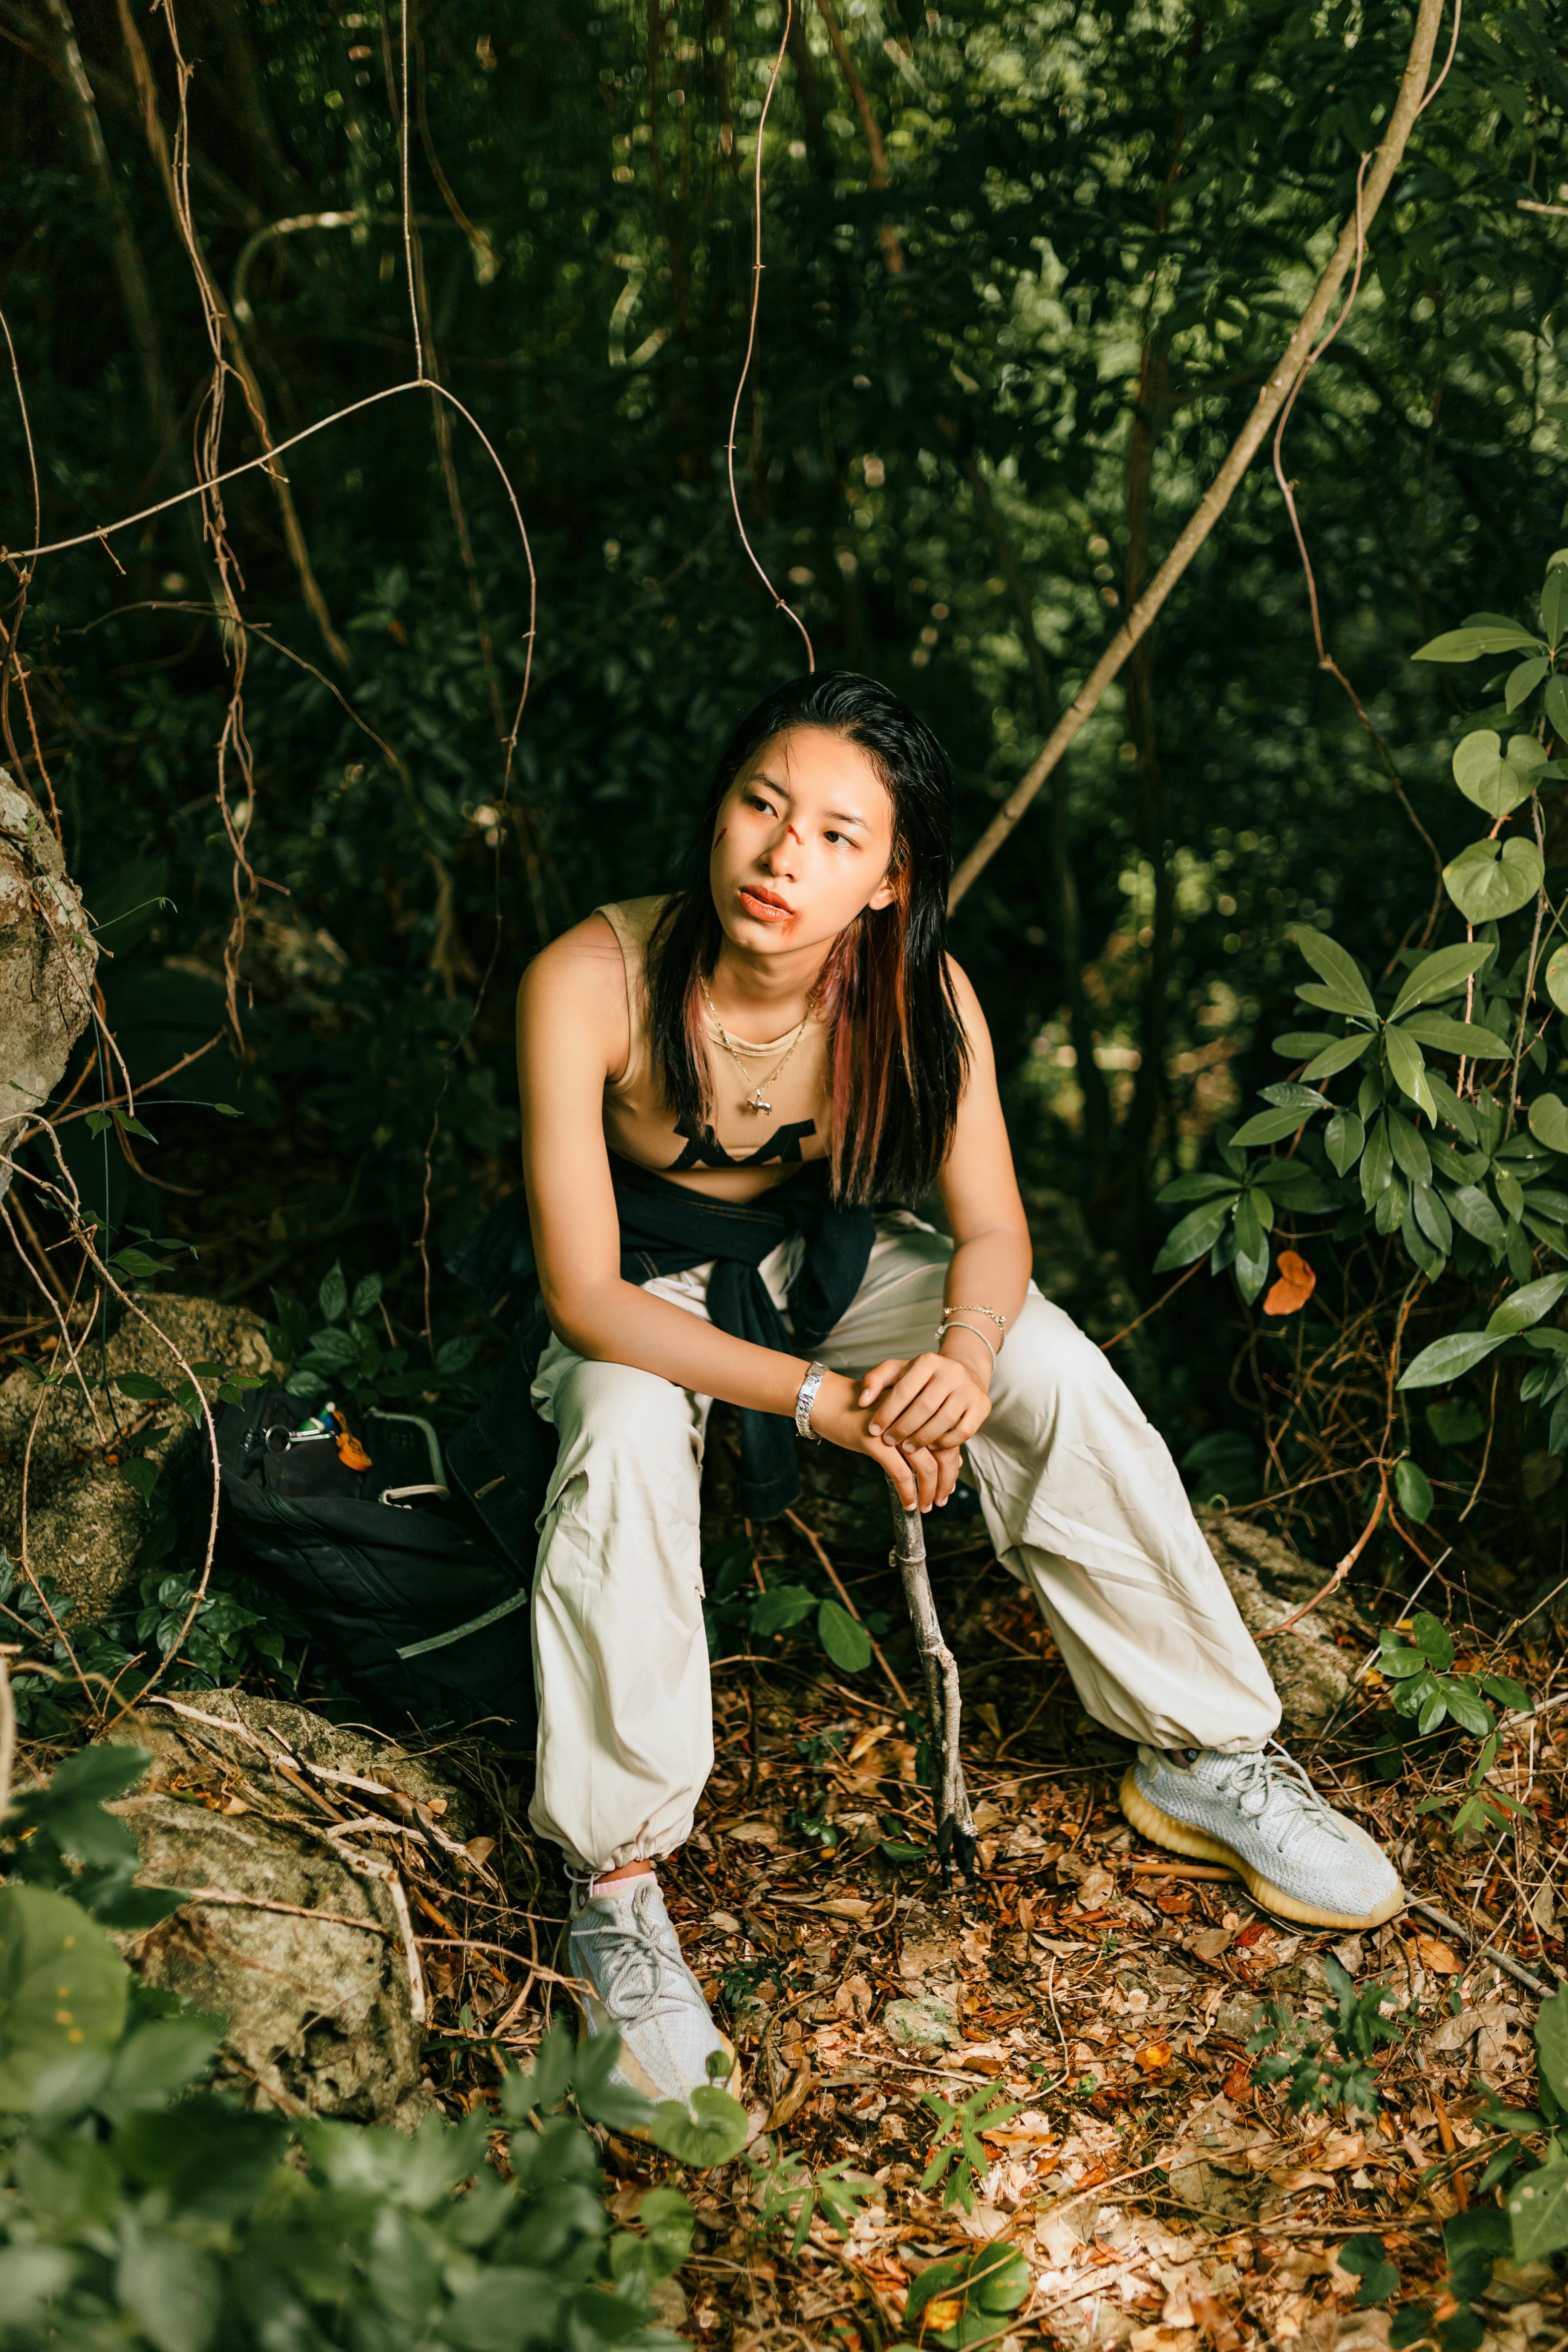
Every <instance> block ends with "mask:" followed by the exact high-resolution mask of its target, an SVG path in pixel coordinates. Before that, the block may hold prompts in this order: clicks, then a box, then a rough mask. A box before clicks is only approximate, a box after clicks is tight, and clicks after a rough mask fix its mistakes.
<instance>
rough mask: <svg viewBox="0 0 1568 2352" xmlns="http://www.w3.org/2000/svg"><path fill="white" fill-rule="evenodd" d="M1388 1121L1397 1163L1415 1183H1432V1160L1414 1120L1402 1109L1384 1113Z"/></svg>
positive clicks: (1391, 1144)
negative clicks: (1406, 1115)
mask: <svg viewBox="0 0 1568 2352" xmlns="http://www.w3.org/2000/svg"><path fill="white" fill-rule="evenodd" d="M1384 1117H1385V1118H1386V1119H1387V1121H1388V1141H1389V1146H1390V1149H1391V1150H1392V1151H1393V1153H1394V1160H1395V1163H1396V1165H1397V1166H1398V1167H1399V1168H1400V1169H1401V1170H1402V1171H1404V1173H1405V1175H1406V1176H1408V1177H1409V1179H1410V1181H1411V1182H1412V1183H1413V1184H1430V1182H1431V1181H1432V1162H1431V1160H1430V1158H1429V1156H1428V1154H1427V1150H1426V1144H1425V1143H1424V1142H1423V1141H1422V1139H1421V1137H1420V1135H1419V1134H1418V1132H1417V1131H1416V1129H1415V1126H1414V1125H1413V1124H1412V1122H1411V1121H1410V1120H1409V1119H1408V1118H1406V1117H1405V1113H1404V1112H1403V1111H1402V1110H1394V1109H1392V1108H1391V1109H1390V1110H1388V1111H1387V1112H1385V1113H1384Z"/></svg>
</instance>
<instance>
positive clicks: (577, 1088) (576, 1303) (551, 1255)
mask: <svg viewBox="0 0 1568 2352" xmlns="http://www.w3.org/2000/svg"><path fill="white" fill-rule="evenodd" d="M627 1045H628V1040H627V1025H626V982H625V974H624V967H623V965H622V961H621V952H620V949H619V946H618V945H617V943H616V939H615V937H614V935H613V933H612V932H611V931H610V930H609V929H608V927H607V926H606V925H605V923H604V922H603V920H602V919H599V918H598V917H591V918H590V919H589V920H588V921H586V922H584V923H579V924H577V925H576V926H575V927H574V929H572V930H570V931H567V932H565V933H563V936H562V937H561V938H560V939H559V940H554V941H553V942H552V944H551V946H549V947H548V948H546V949H545V950H544V951H543V953H542V955H540V956H538V957H537V958H536V959H535V960H534V961H533V962H532V963H531V965H530V966H529V968H528V971H526V972H525V973H524V975H523V980H522V986H521V989H520V991H519V992H518V1015H517V1046H518V1082H519V1089H520V1093H521V1104H522V1172H523V1183H524V1186H525V1188H526V1191H527V1195H528V1217H529V1224H530V1227H531V1232H532V1235H533V1247H534V1256H535V1260H536V1263H537V1265H538V1268H539V1280H540V1287H541V1290H542V1294H543V1298H544V1306H545V1310H546V1312H547V1313H548V1315H549V1317H550V1321H551V1326H552V1329H553V1330H555V1331H556V1332H557V1333H558V1334H559V1336H560V1337H561V1338H562V1339H563V1340H564V1341H565V1342H566V1345H567V1346H568V1347H569V1348H574V1349H576V1351H577V1353H578V1354H579V1355H580V1356H585V1357H587V1358H589V1359H590V1360H595V1361H598V1362H605V1363H617V1364H631V1365H634V1366H635V1367H636V1368H637V1370H641V1371H647V1372H656V1373H658V1375H659V1377H660V1378H661V1379H664V1380H667V1381H674V1382H675V1383H676V1385H677V1386H678V1387H679V1388H683V1389H691V1390H694V1391H696V1392H697V1393H698V1394H699V1395H701V1396H710V1397H720V1398H722V1399H723V1400H724V1401H725V1402H727V1403H729V1404H737V1405H746V1406H750V1407H752V1409H753V1410H755V1411H757V1412H776V1413H784V1414H785V1415H789V1414H793V1412H794V1411H795V1398H796V1396H797V1394H798V1393H799V1391H800V1384H801V1382H802V1381H803V1380H804V1379H805V1372H806V1360H805V1357H804V1356H785V1355H781V1354H780V1353H779V1352H778V1351H777V1350H776V1349H772V1348H759V1347H754V1346H752V1343H751V1342H750V1341H749V1340H745V1339H735V1338H734V1337H732V1336H731V1334H730V1333H729V1332H725V1331H720V1330H717V1329H716V1328H714V1326H713V1325H712V1324H710V1323H709V1322H708V1321H706V1320H705V1319H704V1318H702V1317H701V1316H698V1315H689V1314H688V1313H687V1312H686V1311H685V1309H684V1308H683V1307H676V1306H673V1305H671V1303H670V1302H669V1301H668V1299H663V1298H652V1297H649V1296H648V1294H647V1291H645V1290H642V1289H639V1288H638V1286H637V1285H636V1284H635V1283H630V1282H625V1281H623V1280H622V1278H621V1271H620V1255H621V1252H620V1220H619V1216H618V1214H617V1212H616V1195H615V1188H614V1186H613V1185H612V1183H611V1181H610V1162H609V1154H608V1151H607V1150H606V1148H605V1126H604V1089H605V1081H606V1079H608V1078H609V1077H611V1076H613V1075H614V1074H615V1073H616V1072H617V1071H619V1070H620V1069H621V1068H622V1067H623V1066H624V1065H625V1062H626V1053H627ZM869 1418H870V1416H869V1414H868V1412H863V1411H861V1410H860V1409H859V1408H858V1405H857V1403H856V1384H855V1382H853V1381H848V1380H847V1379H845V1378H844V1377H843V1375H842V1374H839V1373H836V1372H829V1373H828V1374H826V1377H825V1379H824V1381H823V1383H822V1386H821V1388H820V1389H819V1391H817V1398H816V1404H815V1406H814V1407H813V1410H812V1426H813V1428H814V1429H815V1430H816V1431H817V1432H818V1433H820V1434H821V1435H822V1436H824V1437H826V1438H829V1439H831V1441H832V1442H833V1443H834V1444H837V1445H842V1446H847V1447H849V1448H850V1449H851V1450H852V1451H854V1452H856V1453H863V1454H868V1455H869V1456H870V1457H871V1458H872V1459H873V1460H875V1461H877V1462H879V1464H880V1465H881V1467H882V1468H883V1469H885V1470H886V1471H887V1472H888V1474H889V1476H890V1477H892V1478H893V1479H894V1481H895V1483H896V1484H897V1485H898V1486H899V1490H900V1494H901V1495H902V1496H903V1499H904V1502H905V1504H906V1507H908V1506H911V1505H912V1504H913V1503H914V1502H915V1500H916V1499H917V1496H918V1498H919V1499H920V1501H921V1502H922V1503H924V1504H927V1505H929V1504H930V1502H931V1500H932V1498H933V1496H934V1494H935V1490H936V1484H937V1467H936V1463H935V1461H934V1458H933V1457H931V1455H930V1454H926V1455H925V1456H924V1457H923V1459H916V1460H911V1459H910V1457H909V1456H908V1455H907V1454H904V1453H903V1452H901V1451H900V1450H899V1449H896V1448H895V1447H894V1446H893V1445H891V1444H886V1443H884V1442H882V1441H881V1440H880V1439H879V1438H876V1437H873V1436H871V1435H870V1433H869V1430H868V1422H869Z"/></svg>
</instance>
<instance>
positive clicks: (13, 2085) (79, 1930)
mask: <svg viewBox="0 0 1568 2352" xmlns="http://www.w3.org/2000/svg"><path fill="white" fill-rule="evenodd" d="M129 1986H130V1977H129V1974H128V1972H127V1970H126V1967H125V1963H124V1961H123V1960H122V1959H121V1957H120V1955H119V1953H118V1952H117V1951H116V1950H115V1948H114V1947H113V1945H112V1944H111V1943H110V1940H109V1938H108V1937H107V1936H106V1935H105V1934H104V1933H103V1930H102V1929H101V1928H100V1927H98V1926H96V1925H95V1924H94V1922H93V1921H92V1920H91V1919H89V1916H88V1915H87V1913H86V1912H85V1911H84V1910H83V1909H82V1908H81V1906H80V1905H79V1904H76V1903H71V1902H68V1900H67V1898H66V1897H65V1896H64V1895H51V1894H49V1893H47V1891H46V1890H45V1889H44V1888H43V1887H41V1886H16V1885H9V1886H0V2109H5V2108H7V2107H10V2108H16V2107H25V2106H26V2105H27V2101H28V2096H29V2095H30V2093H31V2091H32V2087H33V2084H35V2082H36V2081H37V2078H38V2076H39V2075H40V2074H42V2073H43V2072H44V2070H45V2068H46V2067H48V2066H52V2065H54V2064H55V2063H56V2062H57V2061H58V2060H59V2059H61V2058H68V2057H71V2056H72V2055H74V2054H75V2053H77V2052H79V2051H90V2050H109V2049H111V2048H112V2047H113V2045H114V2043H115V2042H118V2040H119V2039H120V2035H121V2032H122V2030H123V2028H124V2024H125V2009H126V2001H127V1999H128V1996H129Z"/></svg>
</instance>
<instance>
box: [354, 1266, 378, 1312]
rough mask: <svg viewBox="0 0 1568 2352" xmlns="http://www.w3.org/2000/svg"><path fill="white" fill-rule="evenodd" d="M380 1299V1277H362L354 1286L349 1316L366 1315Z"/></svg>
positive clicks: (372, 1275)
mask: <svg viewBox="0 0 1568 2352" xmlns="http://www.w3.org/2000/svg"><path fill="white" fill-rule="evenodd" d="M380 1297H381V1276H380V1275H379V1274H366V1275H362V1276H361V1277H360V1279H359V1281H358V1282H356V1283H355V1285H354V1295H353V1300H352V1301H351V1303H350V1307H349V1312H350V1314H351V1315H356V1316H358V1315H368V1314H369V1313H370V1310H371V1308H372V1307H374V1305H375V1304H376V1302H377V1300H378V1299H379V1298H380Z"/></svg>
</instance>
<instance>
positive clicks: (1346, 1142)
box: [1323, 1110, 1366, 1176]
mask: <svg viewBox="0 0 1568 2352" xmlns="http://www.w3.org/2000/svg"><path fill="white" fill-rule="evenodd" d="M1365 1141H1366V1129H1365V1128H1364V1127H1363V1125H1362V1123H1361V1121H1360V1119H1359V1118H1357V1117H1356V1115H1355V1113H1354V1111H1353V1110H1337V1111H1335V1113H1334V1115H1333V1117H1332V1118H1331V1119H1330V1121H1329V1123H1328V1125H1327V1127H1326V1128H1325V1129H1323V1149H1324V1150H1325V1151H1326V1152H1327V1153H1328V1155H1329V1164H1330V1165H1331V1168H1332V1169H1333V1171H1334V1173H1335V1175H1336V1176H1348V1175H1349V1173H1350V1171H1351V1170H1352V1168H1353V1167H1354V1166H1355V1164H1356V1161H1357V1160H1359V1159H1360V1158H1361V1154H1362V1146H1363V1144H1364V1143H1365Z"/></svg>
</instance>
